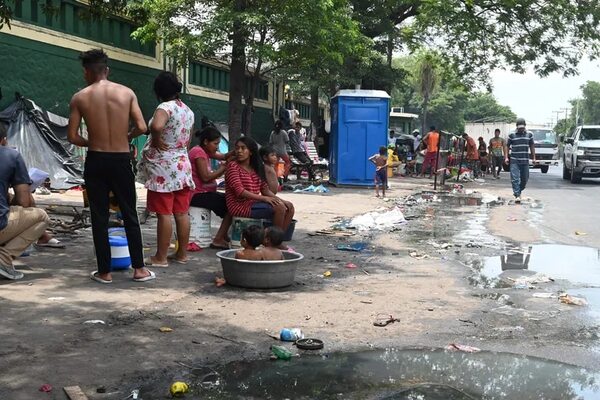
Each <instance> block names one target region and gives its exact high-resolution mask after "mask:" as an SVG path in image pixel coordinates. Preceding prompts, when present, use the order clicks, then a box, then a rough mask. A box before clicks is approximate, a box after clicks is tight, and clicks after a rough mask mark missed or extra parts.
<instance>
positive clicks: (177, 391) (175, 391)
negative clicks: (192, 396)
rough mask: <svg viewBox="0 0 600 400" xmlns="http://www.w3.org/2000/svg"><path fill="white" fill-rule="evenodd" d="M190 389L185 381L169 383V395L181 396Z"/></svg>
mask: <svg viewBox="0 0 600 400" xmlns="http://www.w3.org/2000/svg"><path fill="white" fill-rule="evenodd" d="M188 390H190V388H189V386H188V385H187V383H185V382H173V384H172V385H171V396H181V395H182V394H185V393H187V392H188Z"/></svg>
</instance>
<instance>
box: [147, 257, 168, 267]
mask: <svg viewBox="0 0 600 400" xmlns="http://www.w3.org/2000/svg"><path fill="white" fill-rule="evenodd" d="M144 264H145V265H147V266H151V267H161V268H167V267H168V266H169V263H168V262H166V263H156V262H152V257H148V258H146V259H145V260H144Z"/></svg>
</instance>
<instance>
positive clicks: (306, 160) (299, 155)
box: [292, 151, 315, 180]
mask: <svg viewBox="0 0 600 400" xmlns="http://www.w3.org/2000/svg"><path fill="white" fill-rule="evenodd" d="M292 155H293V156H294V158H296V160H298V161H300V162H301V163H302V164H306V165H307V170H308V178H309V179H310V180H313V179H315V173H314V171H313V162H312V160H311V159H310V157H309V156H308V154H306V153H305V152H303V151H296V152H293V153H292ZM298 179H299V178H298Z"/></svg>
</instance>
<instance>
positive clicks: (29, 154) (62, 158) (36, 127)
mask: <svg viewBox="0 0 600 400" xmlns="http://www.w3.org/2000/svg"><path fill="white" fill-rule="evenodd" d="M0 122H3V123H5V124H8V145H9V146H11V147H14V148H16V149H17V151H18V152H19V153H21V155H22V156H23V158H24V159H25V164H26V165H27V168H37V169H40V170H42V171H45V172H47V173H48V174H49V175H50V186H51V187H52V188H53V189H68V188H70V187H73V186H77V185H80V184H82V183H83V165H82V158H83V157H81V156H78V155H77V151H76V146H73V145H72V144H70V143H69V142H68V141H67V124H68V120H67V119H66V118H63V117H61V116H58V115H56V114H52V113H51V112H48V111H44V110H42V109H41V108H40V107H38V106H37V105H36V104H35V103H34V102H33V101H31V100H29V99H26V98H24V97H22V96H20V95H17V100H16V101H15V102H14V103H12V104H11V105H10V106H8V107H7V108H6V109H5V110H4V111H2V112H0Z"/></svg>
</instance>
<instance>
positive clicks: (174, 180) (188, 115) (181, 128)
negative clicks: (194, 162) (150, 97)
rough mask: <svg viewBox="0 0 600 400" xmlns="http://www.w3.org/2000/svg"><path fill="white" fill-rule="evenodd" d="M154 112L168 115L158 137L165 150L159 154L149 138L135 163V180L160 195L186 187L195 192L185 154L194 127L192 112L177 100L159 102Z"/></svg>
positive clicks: (186, 154)
mask: <svg viewBox="0 0 600 400" xmlns="http://www.w3.org/2000/svg"><path fill="white" fill-rule="evenodd" d="M157 109H161V110H164V111H165V112H166V113H167V114H168V115H169V119H168V120H167V123H166V125H165V128H164V130H163V132H162V135H161V136H162V140H163V141H164V143H165V144H166V145H167V147H168V149H167V150H165V151H161V150H158V149H156V148H154V147H151V146H150V144H151V142H152V140H151V139H150V138H148V141H147V142H146V144H145V145H144V148H143V149H142V158H141V160H140V163H139V164H138V175H137V176H138V181H139V182H141V183H143V184H144V186H145V187H146V189H148V190H151V191H153V192H159V193H169V192H176V191H178V190H182V189H185V188H186V187H188V188H190V189H194V188H195V185H194V179H193V178H192V166H191V164H190V160H189V158H188V151H187V148H188V144H189V143H190V136H191V131H192V127H193V126H194V113H193V112H192V110H190V108H189V107H188V106H187V105H185V104H184V103H183V102H182V101H181V100H179V99H175V100H171V101H166V102H164V103H161V104H159V105H158V107H157ZM150 123H152V121H150Z"/></svg>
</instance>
